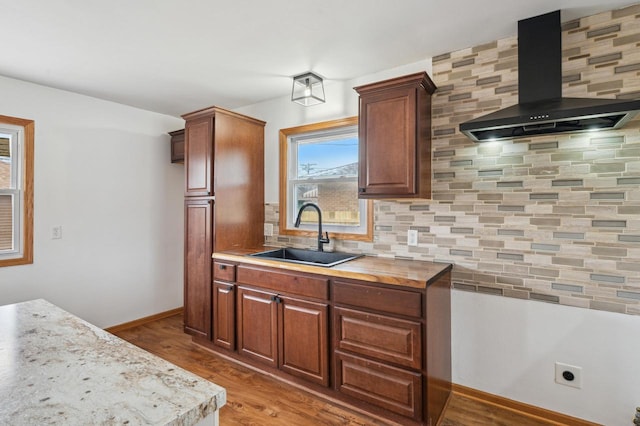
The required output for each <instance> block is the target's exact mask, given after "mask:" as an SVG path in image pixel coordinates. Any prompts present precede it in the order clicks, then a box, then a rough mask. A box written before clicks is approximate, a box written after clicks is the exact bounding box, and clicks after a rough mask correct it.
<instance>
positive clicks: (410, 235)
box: [407, 229, 418, 246]
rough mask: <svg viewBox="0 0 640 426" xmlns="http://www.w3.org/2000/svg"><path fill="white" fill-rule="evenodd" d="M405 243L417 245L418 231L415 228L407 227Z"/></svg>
mask: <svg viewBox="0 0 640 426" xmlns="http://www.w3.org/2000/svg"><path fill="white" fill-rule="evenodd" d="M407 245H409V246H417V245H418V231H417V230H415V229H409V230H408V231H407Z"/></svg>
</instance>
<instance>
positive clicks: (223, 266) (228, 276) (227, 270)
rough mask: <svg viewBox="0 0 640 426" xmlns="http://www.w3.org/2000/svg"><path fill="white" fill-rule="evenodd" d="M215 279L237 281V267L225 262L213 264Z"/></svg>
mask: <svg viewBox="0 0 640 426" xmlns="http://www.w3.org/2000/svg"><path fill="white" fill-rule="evenodd" d="M213 279H215V280H221V281H231V282H233V281H235V280H236V265H233V264H231V263H224V262H218V261H215V262H213Z"/></svg>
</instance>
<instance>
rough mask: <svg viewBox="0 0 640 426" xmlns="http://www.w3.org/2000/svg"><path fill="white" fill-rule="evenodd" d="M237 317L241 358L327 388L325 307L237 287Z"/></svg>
mask: <svg viewBox="0 0 640 426" xmlns="http://www.w3.org/2000/svg"><path fill="white" fill-rule="evenodd" d="M237 313H238V315H237V321H238V353H239V354H240V355H242V356H245V357H247V358H250V359H253V360H255V361H258V362H261V363H264V364H267V365H270V366H271V367H276V368H279V369H280V370H282V371H284V372H286V373H288V374H291V375H293V376H296V377H300V378H302V379H305V380H308V381H311V382H313V383H317V384H320V385H323V386H328V385H329V333H328V316H329V315H328V313H329V306H328V305H327V304H326V303H318V302H311V301H306V300H301V299H297V298H293V297H288V296H281V295H278V294H276V293H271V292H265V291H261V290H256V289H252V288H247V287H243V286H240V287H238V309H237Z"/></svg>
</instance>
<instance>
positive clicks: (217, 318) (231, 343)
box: [212, 281, 236, 351]
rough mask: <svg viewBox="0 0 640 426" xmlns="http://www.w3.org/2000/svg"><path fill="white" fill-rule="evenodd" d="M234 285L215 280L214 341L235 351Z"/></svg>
mask: <svg viewBox="0 0 640 426" xmlns="http://www.w3.org/2000/svg"><path fill="white" fill-rule="evenodd" d="M234 287H235V286H234V285H233V284H231V283H225V282H222V281H214V282H213V324H212V329H213V343H214V344H215V345H217V346H220V347H222V348H225V349H228V350H230V351H233V350H235V349H236V328H235V323H236V322H235V320H236V318H235V316H236V303H235V302H236V301H235V297H234V296H235V291H234Z"/></svg>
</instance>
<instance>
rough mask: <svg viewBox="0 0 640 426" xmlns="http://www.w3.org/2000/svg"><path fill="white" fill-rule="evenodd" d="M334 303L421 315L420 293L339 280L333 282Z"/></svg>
mask: <svg viewBox="0 0 640 426" xmlns="http://www.w3.org/2000/svg"><path fill="white" fill-rule="evenodd" d="M333 300H334V302H335V303H342V304H345V305H353V306H359V307H362V308H366V309H372V310H375V311H381V312H388V313H390V314H396V315H407V316H411V317H416V318H421V317H422V312H423V309H422V293H420V292H413V291H405V290H396V289H393V288H383V287H376V286H373V285H369V284H356V283H350V282H345V281H340V280H335V281H334V283H333Z"/></svg>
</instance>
